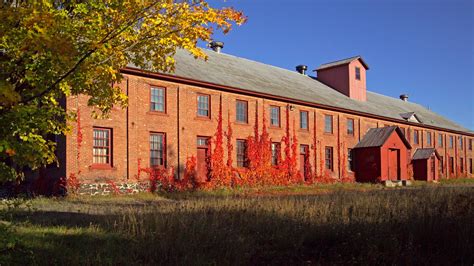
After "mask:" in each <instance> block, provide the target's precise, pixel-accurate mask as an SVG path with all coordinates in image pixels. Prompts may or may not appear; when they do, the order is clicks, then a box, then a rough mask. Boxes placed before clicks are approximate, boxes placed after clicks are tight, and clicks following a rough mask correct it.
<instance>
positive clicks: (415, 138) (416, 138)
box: [413, 129, 420, 144]
mask: <svg viewBox="0 0 474 266" xmlns="http://www.w3.org/2000/svg"><path fill="white" fill-rule="evenodd" d="M413 143H415V144H419V143H420V133H419V130H416V129H415V130H413Z"/></svg>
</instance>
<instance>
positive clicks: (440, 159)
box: [439, 156, 444, 173]
mask: <svg viewBox="0 0 474 266" xmlns="http://www.w3.org/2000/svg"><path fill="white" fill-rule="evenodd" d="M439 172H440V173H444V157H443V156H439Z"/></svg>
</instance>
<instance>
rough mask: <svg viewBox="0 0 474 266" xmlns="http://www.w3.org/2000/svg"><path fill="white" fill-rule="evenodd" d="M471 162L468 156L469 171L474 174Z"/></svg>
mask: <svg viewBox="0 0 474 266" xmlns="http://www.w3.org/2000/svg"><path fill="white" fill-rule="evenodd" d="M472 164H473V163H472V158H469V173H471V174H474V173H473V169H472Z"/></svg>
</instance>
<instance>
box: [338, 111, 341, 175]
mask: <svg viewBox="0 0 474 266" xmlns="http://www.w3.org/2000/svg"><path fill="white" fill-rule="evenodd" d="M341 163H342V162H341V115H340V114H338V115H337V175H338V176H339V179H341Z"/></svg>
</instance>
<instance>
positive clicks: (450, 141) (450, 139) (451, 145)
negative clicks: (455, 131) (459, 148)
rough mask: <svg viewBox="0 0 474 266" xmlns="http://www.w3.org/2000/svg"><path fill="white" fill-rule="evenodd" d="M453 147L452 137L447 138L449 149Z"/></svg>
mask: <svg viewBox="0 0 474 266" xmlns="http://www.w3.org/2000/svg"><path fill="white" fill-rule="evenodd" d="M453 147H454V138H453V136H449V148H450V149H452V148H453Z"/></svg>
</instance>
